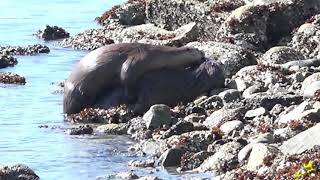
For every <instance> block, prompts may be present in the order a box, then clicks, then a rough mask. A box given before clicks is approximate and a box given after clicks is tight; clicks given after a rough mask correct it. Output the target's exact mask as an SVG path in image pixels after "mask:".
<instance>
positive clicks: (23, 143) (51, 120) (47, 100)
mask: <svg viewBox="0 0 320 180" xmlns="http://www.w3.org/2000/svg"><path fill="white" fill-rule="evenodd" d="M118 3H121V1H120V0H119V1H114V0H113V1H111V0H110V1H108V0H28V1H21V0H1V1H0V9H1V11H0V45H31V44H36V43H42V44H46V45H48V46H49V47H50V50H51V52H50V53H49V54H40V55H36V56H18V57H17V58H18V61H19V63H18V65H17V66H15V67H13V68H5V69H0V71H9V72H14V73H18V74H20V75H23V76H25V77H26V81H27V83H26V85H25V86H7V85H3V84H2V85H0V164H16V163H23V164H26V165H28V166H30V167H31V168H32V169H33V170H35V171H36V173H37V174H38V175H39V176H40V177H41V178H42V179H44V180H51V179H52V180H53V179H54V180H56V179H61V180H64V179H66V180H72V179H95V177H97V176H103V175H106V174H110V173H113V172H118V171H124V170H127V169H128V167H127V165H126V164H127V161H129V160H130V159H131V157H130V155H129V154H127V153H123V152H125V150H126V148H127V147H128V145H129V144H130V143H131V141H130V140H128V139H127V138H125V137H118V136H107V137H104V138H97V137H92V136H80V137H75V136H69V135H66V133H65V132H63V130H61V129H54V130H52V129H50V128H48V129H42V128H39V127H38V126H39V125H43V124H48V125H49V126H50V127H51V126H61V127H66V126H68V124H66V123H65V122H63V115H62V95H61V94H54V93H53V91H54V90H55V89H56V87H57V85H53V84H52V82H61V81H63V80H64V79H65V78H67V76H68V74H69V73H70V70H71V68H72V65H73V64H74V63H76V62H77V61H78V60H79V59H80V58H81V57H83V56H84V55H85V53H86V52H84V51H74V50H72V49H64V48H61V47H58V46H56V45H55V44H54V43H46V42H43V41H41V40H38V39H37V38H36V37H34V36H33V35H32V34H33V33H35V32H36V31H37V30H38V29H41V28H43V27H44V26H45V25H46V24H49V25H59V26H62V27H64V28H65V29H66V30H67V31H68V32H70V33H71V34H76V33H79V32H82V31H83V30H85V29H88V28H94V27H97V25H96V24H95V22H94V21H93V19H94V17H96V16H98V15H100V14H101V13H103V12H104V11H105V10H106V9H108V8H109V7H111V6H113V5H114V4H118Z"/></svg>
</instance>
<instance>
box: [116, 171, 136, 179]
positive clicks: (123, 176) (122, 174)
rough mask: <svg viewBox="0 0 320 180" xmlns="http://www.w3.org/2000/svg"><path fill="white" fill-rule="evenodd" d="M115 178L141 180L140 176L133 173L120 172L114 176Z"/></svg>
mask: <svg viewBox="0 0 320 180" xmlns="http://www.w3.org/2000/svg"><path fill="white" fill-rule="evenodd" d="M114 178H116V179H127V180H131V179H139V176H138V175H136V174H134V173H132V172H119V173H117V174H115V175H114ZM110 179H111V178H110Z"/></svg>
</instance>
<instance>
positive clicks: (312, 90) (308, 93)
mask: <svg viewBox="0 0 320 180" xmlns="http://www.w3.org/2000/svg"><path fill="white" fill-rule="evenodd" d="M319 89H320V81H315V82H313V83H311V84H310V85H309V86H307V87H306V88H305V89H304V91H303V92H302V93H303V97H304V98H313V97H318V93H319Z"/></svg>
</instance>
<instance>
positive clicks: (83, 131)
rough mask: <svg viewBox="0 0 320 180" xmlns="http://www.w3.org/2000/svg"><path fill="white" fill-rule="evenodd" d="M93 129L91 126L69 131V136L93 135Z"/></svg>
mask: <svg viewBox="0 0 320 180" xmlns="http://www.w3.org/2000/svg"><path fill="white" fill-rule="evenodd" d="M92 133H93V128H92V127H91V126H90V125H85V126H78V127H75V128H71V129H69V130H68V134H69V135H81V134H92Z"/></svg>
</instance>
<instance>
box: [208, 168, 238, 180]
mask: <svg viewBox="0 0 320 180" xmlns="http://www.w3.org/2000/svg"><path fill="white" fill-rule="evenodd" d="M214 179H215V180H234V179H237V175H236V173H235V171H234V170H232V171H228V172H226V173H225V174H221V175H219V176H215V177H214Z"/></svg>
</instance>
